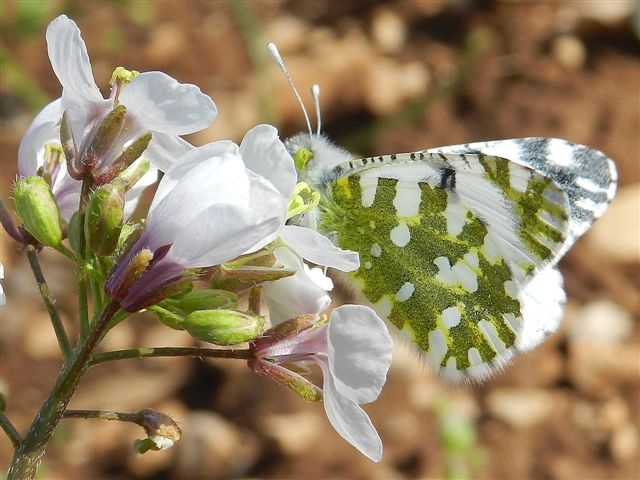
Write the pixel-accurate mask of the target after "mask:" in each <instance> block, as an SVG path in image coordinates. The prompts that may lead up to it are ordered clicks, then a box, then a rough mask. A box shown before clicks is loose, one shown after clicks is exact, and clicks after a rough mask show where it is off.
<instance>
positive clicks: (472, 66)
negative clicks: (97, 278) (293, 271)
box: [0, 0, 640, 480]
mask: <svg viewBox="0 0 640 480" xmlns="http://www.w3.org/2000/svg"><path fill="white" fill-rule="evenodd" d="M0 8H1V9H2V12H1V14H2V15H1V17H2V19H1V20H0V21H1V27H2V32H1V35H2V47H3V57H2V64H1V67H2V71H1V73H2V75H1V77H0V98H1V107H0V122H1V124H0V125H1V136H0V149H1V150H0V172H1V176H0V177H1V178H0V180H1V181H0V188H1V190H0V192H1V195H2V199H3V201H7V200H8V199H9V198H10V196H11V184H12V182H13V180H14V178H15V174H16V164H15V162H16V154H17V148H18V144H19V141H20V138H21V135H22V134H23V133H24V131H25V130H26V128H27V126H28V124H29V122H30V121H31V119H32V118H33V115H34V114H35V112H37V111H38V108H41V107H42V105H43V103H46V102H47V101H49V100H50V99H53V98H56V97H58V96H59V95H60V86H59V84H58V83H57V80H56V78H55V76H54V75H53V72H52V71H51V67H50V64H49V62H48V59H47V56H46V47H45V42H44V30H45V28H46V24H47V23H48V22H49V21H50V20H51V19H53V18H54V17H55V16H56V15H58V14H59V13H66V14H67V15H69V16H70V17H71V18H73V19H74V20H75V21H76V22H77V23H78V25H79V27H80V29H81V30H82V36H83V38H84V39H85V41H86V43H87V48H88V51H89V55H90V57H91V60H92V65H93V69H94V75H95V78H96V80H97V82H98V85H99V86H100V87H101V88H102V90H103V92H106V91H107V89H106V85H107V82H108V80H109V78H110V76H111V72H112V70H113V68H114V67H115V66H118V65H123V66H125V67H127V68H132V69H136V70H139V71H147V70H162V71H165V72H166V73H168V74H169V75H172V76H173V77H175V78H177V79H178V80H179V81H181V82H189V83H194V84H196V85H198V86H200V88H201V89H202V90H203V91H204V92H206V93H208V94H209V95H211V97H212V98H213V99H214V101H215V102H216V104H217V106H218V108H219V115H218V117H217V119H216V120H215V122H214V123H213V125H212V126H211V127H210V128H208V129H207V130H205V131H203V132H200V133H197V134H194V135H192V136H191V137H190V138H189V140H190V141H192V142H193V143H195V144H202V143H205V142H208V141H213V140H217V139H222V138H231V139H234V140H236V141H237V140H239V139H241V138H242V135H243V133H244V132H245V131H246V130H247V129H248V128H250V127H252V126H254V125H255V124H257V123H260V122H265V121H268V122H272V123H274V124H275V125H277V126H278V128H279V130H280V133H281V135H282V136H283V137H286V136H289V135H291V134H293V133H296V132H297V131H299V130H302V129H304V128H305V126H304V120H303V116H302V114H301V111H300V108H299V107H298V106H297V104H296V103H295V100H294V98H293V96H292V94H291V92H290V91H289V89H288V86H287V84H286V82H285V81H284V78H283V77H282V75H281V74H280V73H279V72H278V70H277V68H276V67H275V66H274V65H273V64H272V63H271V62H270V61H269V60H268V58H267V56H266V54H265V50H264V45H265V44H266V42H267V41H274V42H276V43H277V44H278V46H279V47H280V50H281V52H282V54H283V56H284V57H285V61H286V62H287V65H288V67H289V69H290V71H291V73H292V75H293V77H294V79H295V81H296V83H297V85H298V87H299V88H300V90H301V93H302V95H303V96H304V97H305V100H308V96H307V95H306V92H307V91H308V88H309V86H310V85H311V84H312V83H318V84H319V85H320V86H321V89H322V94H321V98H322V100H321V101H322V114H323V125H324V128H323V129H324V131H325V132H326V133H327V135H329V136H330V137H331V138H332V139H333V140H335V141H336V143H338V144H340V145H343V146H345V147H346V148H348V149H349V150H351V151H354V152H358V153H361V154H363V155H364V154H381V153H394V152H401V151H414V150H420V149H423V148H429V147H434V146H438V145H449V144H457V143H467V142H470V141H479V140H490V139H502V138H512V137H525V136H552V137H560V138H566V139H569V140H571V141H574V142H577V143H583V144H587V145H590V146H592V147H594V148H597V149H599V150H602V151H604V152H606V153H607V154H608V155H609V156H611V157H612V158H613V159H615V161H616V164H617V166H618V171H619V175H620V181H619V192H618V196H617V198H616V200H614V202H613V204H612V206H611V209H610V211H609V213H608V214H607V215H606V216H605V217H604V218H603V219H602V220H601V221H599V222H598V223H597V224H596V225H595V226H594V228H593V229H592V230H591V231H590V232H589V233H588V234H587V235H585V236H584V238H583V239H581V240H580V241H579V242H578V243H577V244H576V245H575V246H574V248H573V249H572V250H571V252H569V254H568V255H567V256H566V258H565V259H564V260H563V261H562V262H561V270H562V271H563V273H564V276H565V286H566V290H567V293H568V297H569V301H568V305H567V308H566V314H565V320H564V322H563V324H562V327H561V329H560V331H559V332H557V333H556V334H555V335H553V336H552V337H551V338H550V339H549V340H548V341H547V342H546V343H545V344H544V345H542V346H541V347H539V348H538V349H537V350H535V351H533V352H531V353H528V354H526V355H522V356H521V357H519V358H517V359H516V360H515V361H514V362H513V364H512V365H511V366H509V367H508V368H507V369H506V370H505V371H504V372H503V373H501V374H499V375H496V376H495V377H494V378H493V379H491V380H489V381H487V382H485V383H483V384H482V385H477V386H451V385H445V384H443V383H442V382H440V381H439V380H438V379H437V378H435V377H434V376H433V375H432V374H431V373H430V372H429V371H428V370H427V369H426V368H425V367H424V366H423V365H422V364H421V363H420V362H419V361H418V360H417V359H416V358H415V357H414V356H413V355H411V354H410V353H408V352H407V351H405V350H404V349H403V348H402V347H398V348H397V349H396V350H397V351H396V354H395V355H394V364H393V366H392V368H391V371H390V374H389V379H388V382H387V384H386V386H385V388H384V390H383V393H382V396H381V397H380V399H379V400H378V401H377V402H375V403H374V404H372V405H370V406H368V407H367V408H366V409H367V412H368V413H369V415H370V416H371V418H372V421H373V423H374V424H375V425H376V427H377V428H378V431H379V433H380V436H381V438H382V440H383V443H384V448H385V451H384V456H383V459H382V461H381V462H380V463H378V464H376V463H372V462H370V461H368V460H367V459H366V458H364V457H362V456H361V455H360V454H358V452H357V451H356V450H355V449H353V448H352V447H351V446H350V445H348V444H347V443H346V442H345V441H343V440H342V439H341V438H340V437H339V436H338V435H337V434H336V433H335V432H334V431H333V430H332V428H331V426H330V425H329V423H328V421H327V420H326V417H325V416H324V412H323V409H322V406H321V405H319V404H307V403H304V402H303V401H302V400H300V399H298V398H297V397H295V396H294V395H293V394H292V393H290V392H288V391H285V390H284V389H282V388H280V387H279V386H277V385H275V384H272V383H271V382H269V381H268V380H266V379H263V378H258V377H256V376H255V375H254V374H252V373H251V372H250V371H249V370H248V369H247V368H246V366H245V364H244V363H242V362H238V361H235V362H234V361H203V360H197V359H177V358H174V359H148V360H140V361H138V360H128V361H124V362H115V363H112V364H107V365H104V366H98V367H95V368H93V369H92V370H91V371H90V372H89V374H88V375H87V377H86V378H85V379H84V381H83V383H82V385H81V387H80V390H79V392H78V395H77V397H76V398H75V400H74V401H73V405H72V406H73V407H75V408H103V409H112V410H119V411H136V410H138V409H141V408H144V407H151V408H155V409H157V410H160V411H163V412H166V413H168V414H170V415H171V416H172V417H173V418H175V419H176V420H177V421H178V422H179V423H180V425H181V426H182V429H183V438H182V440H181V441H180V442H179V443H178V445H177V446H176V447H175V448H173V449H170V450H167V451H164V452H160V453H155V452H151V453H147V454H145V455H143V456H137V455H135V454H134V453H133V449H132V442H133V440H134V439H136V438H140V437H141V436H142V432H141V431H139V429H138V427H135V426H132V425H129V424H121V423H116V422H107V421H99V420H65V421H63V423H62V424H61V425H60V426H59V428H58V430H57V431H56V433H55V436H54V438H53V441H52V442H51V445H50V447H49V449H48V451H47V455H46V459H45V462H44V464H43V467H42V470H41V475H40V477H39V478H41V479H65V478H72V479H92V480H116V479H154V480H165V479H166V480H169V479H171V480H175V479H185V480H190V479H194V480H195V479H217V478H278V479H281V478H312V479H316V478H317V479H325V478H326V479H329V478H335V479H342V478H353V479H414V478H423V479H426V478H429V479H431V478H476V479H534V478H535V479H620V480H625V479H637V478H640V421H639V417H640V389H639V388H638V387H639V386H640V350H639V340H640V328H639V324H638V321H639V311H640V275H639V271H640V270H639V268H638V267H639V263H640V245H639V236H640V225H639V223H640V172H639V170H640V140H639V139H640V42H639V41H638V38H639V34H640V30H639V25H640V24H639V20H638V18H639V17H638V16H639V15H640V11H639V10H634V9H635V8H637V7H636V6H635V2H633V1H616V0H612V1H564V2H563V1H560V2H520V1H505V2H495V1H488V0H485V1H458V2H450V1H422V2H418V1H397V2H385V1H372V2H359V1H353V0H345V1H342V2H321V1H317V2H313V1H264V2H259V1H255V2H195V1H173V2H169V1H166V2H164V1H163V2H160V1H159V2H146V1H136V2H97V1H96V2H88V1H87V2H80V1H66V2H62V1H58V2H35V1H33V2H16V1H9V0H3V1H2V2H1V4H0ZM634 21H635V23H634ZM307 104H308V105H311V102H308V103H307ZM41 257H42V262H43V265H44V272H45V275H46V276H47V279H48V281H49V284H50V286H51V288H52V290H53V293H54V295H55V296H56V297H57V299H58V305H59V306H60V309H61V311H62V312H63V316H64V317H65V319H67V320H69V326H70V325H71V320H70V319H71V318H73V314H74V311H75V310H74V309H75V308H76V307H75V303H74V295H73V292H71V291H70V289H69V288H68V287H69V285H71V284H72V282H73V276H72V268H71V266H70V264H69V263H68V262H66V261H65V260H63V259H60V258H58V257H57V256H55V255H51V254H50V253H48V252H44V253H43V254H42V255H41ZM0 261H2V263H3V264H4V267H5V274H6V276H7V278H6V279H5V280H3V286H4V289H5V292H6V293H7V297H8V302H7V305H6V306H4V307H3V308H2V310H0V317H1V318H0V390H1V391H2V392H3V393H4V394H5V396H6V398H7V410H6V413H7V415H8V416H9V417H10V418H11V419H12V421H13V422H14V423H15V425H16V427H17V428H18V429H19V430H20V431H24V430H25V429H26V428H27V426H28V425H29V423H30V422H31V419H32V417H33V415H34V413H35V411H36V410H37V408H38V406H39V404H40V402H41V401H42V399H43V398H44V397H45V396H46V395H47V393H48V391H49V389H50V387H51V385H52V382H53V381H54V378H55V374H56V372H57V370H58V368H59V366H60V356H59V354H58V351H57V345H56V343H55V339H54V336H53V333H52V331H51V326H50V325H49V323H48V319H47V317H46V314H45V313H44V311H43V309H42V308H41V306H40V304H39V296H38V293H37V291H36V289H35V286H34V285H33V283H32V282H31V278H30V273H29V269H28V265H27V262H26V259H25V258H24V257H23V256H22V255H21V253H20V252H19V251H17V249H16V248H15V246H14V245H13V244H12V242H11V241H10V239H9V237H8V236H7V235H5V234H1V235H0ZM190 343H191V340H190V338H189V337H187V336H186V335H181V334H180V333H177V332H174V331H170V330H168V329H167V328H164V327H162V326H160V325H158V323H157V322H156V321H155V320H154V319H153V318H151V317H146V316H143V315H141V316H139V317H136V319H133V320H131V321H129V322H125V323H124V324H121V325H119V326H118V327H117V328H116V329H114V330H113V331H112V332H111V333H110V334H109V335H108V336H107V338H106V339H105V345H104V348H105V349H107V348H108V349H116V348H132V347H134V346H160V345H189V344H190ZM0 445H1V448H0V467H1V468H0V470H1V471H3V472H5V471H6V469H7V467H8V464H9V461H10V457H11V451H12V449H11V445H10V443H9V442H8V441H7V439H6V437H4V436H2V437H0ZM0 478H4V477H2V474H0Z"/></svg>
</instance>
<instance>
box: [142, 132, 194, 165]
mask: <svg viewBox="0 0 640 480" xmlns="http://www.w3.org/2000/svg"><path fill="white" fill-rule="evenodd" d="M193 149H194V147H193V145H191V144H190V143H189V142H187V141H186V140H183V139H182V138H180V137H178V136H177V135H171V134H167V133H160V132H153V136H152V138H151V142H149V145H148V146H147V149H146V150H145V151H144V152H143V154H142V156H143V157H144V158H147V159H148V160H149V161H150V162H151V163H152V164H153V165H154V166H155V167H156V168H157V169H158V170H160V171H161V172H166V171H167V170H169V168H170V167H171V165H173V163H174V162H175V161H176V160H177V159H178V158H180V157H181V156H182V155H184V154H185V153H187V152H189V151H191V150H193Z"/></svg>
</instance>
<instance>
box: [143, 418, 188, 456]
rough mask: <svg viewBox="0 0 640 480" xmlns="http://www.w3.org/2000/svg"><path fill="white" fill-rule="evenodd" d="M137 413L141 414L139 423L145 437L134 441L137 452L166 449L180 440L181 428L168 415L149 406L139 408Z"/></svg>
mask: <svg viewBox="0 0 640 480" xmlns="http://www.w3.org/2000/svg"><path fill="white" fill-rule="evenodd" d="M138 414H140V415H141V416H142V421H141V422H140V425H142V428H144V431H145V432H146V434H147V438H145V439H143V440H136V441H135V442H134V448H135V450H136V452H137V453H140V454H142V453H145V452H147V451H149V450H166V449H167V448H171V447H173V445H174V444H175V443H176V442H177V441H178V440H180V437H181V436H182V430H180V427H179V426H178V424H177V423H176V422H175V421H174V420H173V419H172V418H171V417H170V416H169V415H166V414H164V413H161V412H156V411H154V410H151V409H150V408H145V409H143V410H140V412H138Z"/></svg>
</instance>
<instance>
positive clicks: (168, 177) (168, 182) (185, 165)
mask: <svg viewBox="0 0 640 480" xmlns="http://www.w3.org/2000/svg"><path fill="white" fill-rule="evenodd" d="M237 152H238V146H237V145H236V144H235V143H233V142H230V141H226V140H224V141H219V142H213V143H208V144H206V145H203V146H201V147H198V148H193V147H192V148H191V149H189V150H188V151H187V153H186V154H183V155H182V156H181V157H179V158H177V159H176V160H175V161H174V162H173V164H172V165H171V166H170V167H169V169H168V170H165V175H164V177H162V181H161V182H160V185H158V188H157V190H156V193H155V195H154V197H153V201H152V202H151V206H150V207H149V215H151V212H153V210H154V209H155V207H156V206H157V205H158V204H159V203H160V202H161V201H162V199H164V197H165V196H166V195H167V194H168V193H169V192H170V191H171V190H172V189H173V188H174V187H175V186H176V185H177V183H178V182H179V181H180V180H182V178H183V177H184V176H185V175H187V174H188V173H189V172H191V170H192V169H193V168H195V167H198V166H199V165H201V164H203V163H205V162H206V161H207V160H211V159H213V158H214V157H219V156H221V155H223V154H225V153H229V154H234V153H237ZM238 159H239V157H238ZM201 168H208V167H201ZM211 168H213V169H214V170H213V171H211V172H203V173H202V175H203V176H202V180H204V181H206V180H207V175H208V176H211V179H215V178H216V177H217V178H219V177H220V176H221V175H222V176H224V175H225V173H224V172H223V171H219V172H216V171H215V169H216V165H215V164H213V165H212V166H211ZM236 168H237V169H238V171H240V170H244V168H242V169H241V165H239V164H238V165H237V166H236Z"/></svg>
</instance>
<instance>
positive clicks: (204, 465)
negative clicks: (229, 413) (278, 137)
mask: <svg viewBox="0 0 640 480" xmlns="http://www.w3.org/2000/svg"><path fill="white" fill-rule="evenodd" d="M181 427H182V438H181V440H180V441H179V442H178V443H177V444H176V446H175V447H174V449H176V459H175V464H174V468H173V475H174V476H175V478H181V479H184V480H190V479H193V480H195V479H205V478H235V477H242V476H244V475H246V473H247V471H249V469H251V467H252V466H253V465H254V464H255V462H256V461H257V459H258V456H259V448H258V442H257V440H256V439H255V438H254V437H253V435H251V434H250V433H249V432H247V431H244V430H241V429H239V428H238V427H236V426H234V425H233V424H231V423H230V422H227V421H226V420H224V419H223V418H222V417H220V416H218V415H216V414H214V413H211V412H192V413H191V415H190V416H189V417H188V418H187V419H186V420H184V422H183V423H182V424H181Z"/></svg>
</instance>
